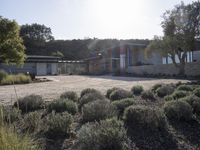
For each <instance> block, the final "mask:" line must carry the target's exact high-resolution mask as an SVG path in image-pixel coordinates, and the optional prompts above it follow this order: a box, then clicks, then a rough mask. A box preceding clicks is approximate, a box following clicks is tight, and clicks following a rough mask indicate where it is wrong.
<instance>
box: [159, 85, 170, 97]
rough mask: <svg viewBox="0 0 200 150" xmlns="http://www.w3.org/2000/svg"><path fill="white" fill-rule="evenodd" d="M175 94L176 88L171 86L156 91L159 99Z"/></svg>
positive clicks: (164, 86)
mask: <svg viewBox="0 0 200 150" xmlns="http://www.w3.org/2000/svg"><path fill="white" fill-rule="evenodd" d="M173 92H174V87H173V86H170V85H163V86H161V87H160V88H158V89H157V90H156V93H157V95H158V96H159V97H164V96H166V95H170V94H172V93H173Z"/></svg>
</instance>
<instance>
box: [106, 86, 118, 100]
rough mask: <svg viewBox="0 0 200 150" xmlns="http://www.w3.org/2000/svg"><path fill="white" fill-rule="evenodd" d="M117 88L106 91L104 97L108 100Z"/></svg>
mask: <svg viewBox="0 0 200 150" xmlns="http://www.w3.org/2000/svg"><path fill="white" fill-rule="evenodd" d="M118 89H119V88H117V87H113V88H111V89H108V90H107V92H106V97H107V98H109V99H110V94H111V93H112V92H113V91H115V90H118Z"/></svg>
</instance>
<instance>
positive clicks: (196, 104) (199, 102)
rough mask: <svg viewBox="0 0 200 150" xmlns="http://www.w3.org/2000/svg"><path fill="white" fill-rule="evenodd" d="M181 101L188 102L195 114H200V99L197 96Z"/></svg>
mask: <svg viewBox="0 0 200 150" xmlns="http://www.w3.org/2000/svg"><path fill="white" fill-rule="evenodd" d="M180 100H183V101H186V102H188V103H189V104H190V105H191V106H192V108H193V112H194V113H197V114H200V98H199V97H197V96H196V95H190V96H187V97H184V98H182V99H180Z"/></svg>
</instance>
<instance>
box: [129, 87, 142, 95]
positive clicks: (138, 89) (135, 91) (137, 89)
mask: <svg viewBox="0 0 200 150" xmlns="http://www.w3.org/2000/svg"><path fill="white" fill-rule="evenodd" d="M131 91H132V93H133V94H134V95H140V94H141V93H142V92H143V91H144V88H143V86H140V85H136V86H133V87H132V88H131Z"/></svg>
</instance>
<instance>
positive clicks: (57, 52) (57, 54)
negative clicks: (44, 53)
mask: <svg viewBox="0 0 200 150" xmlns="http://www.w3.org/2000/svg"><path fill="white" fill-rule="evenodd" d="M51 55H52V56H57V57H64V55H63V53H61V52H60V51H56V52H52V53H51Z"/></svg>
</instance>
